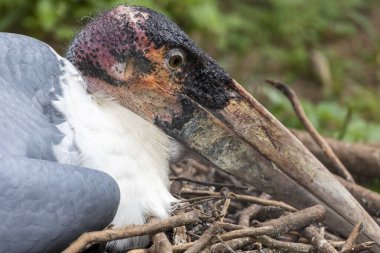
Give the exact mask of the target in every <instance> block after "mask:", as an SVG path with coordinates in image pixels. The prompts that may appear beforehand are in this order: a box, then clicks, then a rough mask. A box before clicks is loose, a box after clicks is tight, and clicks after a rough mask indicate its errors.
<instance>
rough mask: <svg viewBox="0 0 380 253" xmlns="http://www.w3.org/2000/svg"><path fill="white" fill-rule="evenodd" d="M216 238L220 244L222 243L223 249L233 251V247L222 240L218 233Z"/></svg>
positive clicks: (231, 252) (230, 252) (233, 252)
mask: <svg viewBox="0 0 380 253" xmlns="http://www.w3.org/2000/svg"><path fill="white" fill-rule="evenodd" d="M216 239H218V241H219V242H220V244H222V245H223V247H224V249H225V250H226V251H227V252H229V253H235V251H234V249H233V248H231V246H230V245H228V244H227V243H226V242H225V241H223V239H222V238H220V235H217V236H216Z"/></svg>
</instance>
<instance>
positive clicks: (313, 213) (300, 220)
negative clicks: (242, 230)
mask: <svg viewBox="0 0 380 253" xmlns="http://www.w3.org/2000/svg"><path fill="white" fill-rule="evenodd" d="M325 216H326V209H325V208H324V207H323V206H321V205H316V206H312V207H309V208H306V209H303V210H301V211H298V212H295V213H290V214H288V215H285V216H283V217H280V218H278V219H275V220H271V221H267V222H263V223H261V225H262V226H273V227H274V228H275V229H274V231H273V232H272V233H271V234H270V235H272V236H275V237H277V236H280V235H282V234H284V233H287V232H289V231H292V230H297V229H300V228H303V227H306V226H308V225H310V224H312V223H316V222H320V221H323V220H324V218H325ZM267 235H268V234H267Z"/></svg>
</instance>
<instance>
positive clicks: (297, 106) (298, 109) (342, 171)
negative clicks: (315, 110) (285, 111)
mask: <svg viewBox="0 0 380 253" xmlns="http://www.w3.org/2000/svg"><path fill="white" fill-rule="evenodd" d="M267 82H268V83H269V84H271V85H272V86H273V87H275V88H277V89H278V90H280V91H281V92H282V93H283V94H284V95H285V96H286V97H288V99H289V100H290V102H291V103H292V106H293V108H294V111H295V113H296V115H297V116H298V118H299V119H300V120H301V122H302V124H303V125H304V126H305V128H306V130H307V131H308V132H309V133H310V135H311V136H312V137H313V139H314V141H315V142H316V143H318V145H319V146H320V147H321V148H322V150H323V152H324V154H325V155H326V157H329V158H330V160H331V161H332V162H333V164H334V166H335V167H336V168H337V169H338V174H339V175H341V176H342V177H343V178H345V179H346V180H347V181H350V182H355V181H354V178H353V177H352V176H351V174H350V172H348V170H347V168H346V167H345V166H344V165H343V163H342V162H341V161H340V160H339V158H338V157H337V156H336V155H335V153H334V151H333V150H332V149H331V147H330V146H329V144H328V143H327V142H326V141H325V140H324V139H323V138H322V136H321V135H320V134H319V133H318V132H317V130H316V129H315V127H314V126H313V124H312V123H311V121H310V120H309V119H308V118H307V116H306V114H305V111H304V110H303V108H302V105H301V103H300V101H299V100H298V97H297V95H296V94H295V92H294V91H293V90H292V89H291V88H290V87H288V86H287V85H285V84H283V83H281V82H276V81H273V80H267Z"/></svg>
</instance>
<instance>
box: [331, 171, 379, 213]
mask: <svg viewBox="0 0 380 253" xmlns="http://www.w3.org/2000/svg"><path fill="white" fill-rule="evenodd" d="M336 178H337V179H338V180H339V182H340V183H341V184H342V185H344V187H346V189H347V190H348V191H349V192H350V193H351V194H352V196H354V198H355V199H356V200H357V201H358V202H359V203H360V204H361V205H362V206H363V207H364V209H365V210H366V211H367V212H368V213H369V214H371V215H373V216H377V217H378V216H380V194H379V193H377V192H374V191H371V190H369V189H367V188H364V187H363V186H360V185H358V184H354V183H351V182H348V181H346V180H344V179H343V178H341V177H338V176H337V177H336Z"/></svg>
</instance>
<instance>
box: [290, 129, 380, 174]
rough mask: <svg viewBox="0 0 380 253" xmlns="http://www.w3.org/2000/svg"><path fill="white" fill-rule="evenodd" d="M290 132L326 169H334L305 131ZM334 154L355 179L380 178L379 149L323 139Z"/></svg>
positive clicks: (366, 145)
mask: <svg viewBox="0 0 380 253" xmlns="http://www.w3.org/2000/svg"><path fill="white" fill-rule="evenodd" d="M290 131H291V132H292V133H293V134H294V135H295V136H296V137H297V138H298V139H299V140H300V141H301V142H302V143H303V144H304V145H305V146H306V147H307V149H308V150H310V151H311V152H312V153H313V154H314V155H315V156H316V157H317V158H318V159H319V160H320V161H322V163H323V164H325V165H326V167H327V168H332V170H333V171H334V169H335V167H334V165H333V164H332V163H331V161H330V160H329V159H326V157H325V156H324V154H323V152H322V151H321V148H320V147H319V146H318V145H317V144H316V143H315V142H314V141H313V139H312V138H311V137H310V135H309V134H308V133H307V132H305V131H300V130H295V129H290ZM323 138H324V139H325V141H327V143H328V144H329V145H330V147H331V148H332V150H333V151H334V152H335V154H336V155H337V156H338V157H339V159H340V160H341V161H342V163H343V164H344V165H345V166H346V167H347V169H348V170H349V171H350V172H351V174H353V175H355V176H356V177H355V178H361V179H373V178H379V177H380V147H374V146H371V144H369V143H368V144H365V143H348V142H344V141H339V140H336V139H333V138H327V137H323Z"/></svg>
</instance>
